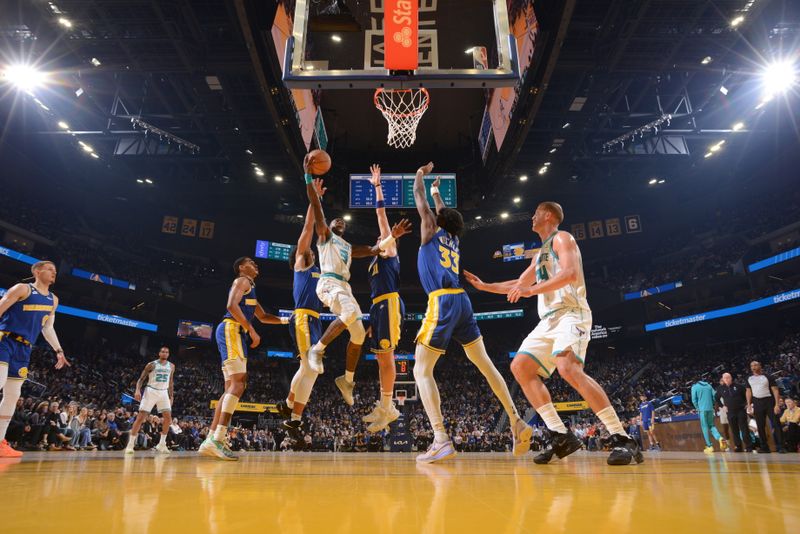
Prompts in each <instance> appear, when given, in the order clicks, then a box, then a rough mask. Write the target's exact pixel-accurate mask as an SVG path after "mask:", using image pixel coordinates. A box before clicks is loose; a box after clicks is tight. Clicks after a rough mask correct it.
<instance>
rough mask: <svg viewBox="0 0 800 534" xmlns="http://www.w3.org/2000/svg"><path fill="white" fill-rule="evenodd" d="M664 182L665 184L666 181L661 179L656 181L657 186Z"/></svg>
mask: <svg viewBox="0 0 800 534" xmlns="http://www.w3.org/2000/svg"><path fill="white" fill-rule="evenodd" d="M664 182H666V180H664V179H663V178H662V179H661V180H659V181H658V183H659V184H663V183H664Z"/></svg>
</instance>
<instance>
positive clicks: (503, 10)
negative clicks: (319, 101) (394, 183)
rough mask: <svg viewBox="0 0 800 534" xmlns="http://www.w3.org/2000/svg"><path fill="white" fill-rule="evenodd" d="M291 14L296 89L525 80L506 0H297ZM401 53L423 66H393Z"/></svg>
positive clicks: (290, 66)
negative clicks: (392, 68) (387, 14)
mask: <svg viewBox="0 0 800 534" xmlns="http://www.w3.org/2000/svg"><path fill="white" fill-rule="evenodd" d="M290 9H291V6H290ZM387 10H389V17H386V18H385V15H386V11H387ZM409 10H410V11H409ZM411 11H413V14H411V15H410V16H409V13H411ZM291 16H292V20H293V28H292V36H291V38H290V39H289V40H288V42H287V46H286V50H285V52H284V53H285V57H284V58H283V59H284V61H283V79H284V82H285V84H286V85H287V86H288V87H290V88H293V89H369V88H381V87H383V88H390V89H399V88H419V87H426V88H494V87H511V86H514V85H515V84H516V83H517V82H518V81H519V76H520V74H519V73H520V68H519V59H518V56H517V45H516V41H515V39H514V37H513V36H512V35H511V34H510V27H509V18H508V8H507V5H506V0H413V1H411V0H405V1H404V0H296V2H295V4H294V9H293V11H292V12H291ZM398 21H399V22H400V25H399V26H398V25H397V24H396V23H397V22H398ZM409 21H411V22H410V23H409V24H406V23H407V22H409ZM387 27H388V28H390V29H389V33H390V35H389V38H388V40H387V38H386V36H385V35H384V33H385V32H384V29H385V28H387ZM395 30H397V31H395ZM414 52H416V53H414ZM401 53H402V54H405V55H406V57H408V55H409V54H410V55H411V57H412V58H413V59H414V61H413V67H415V68H404V69H394V70H390V68H391V67H392V66H395V65H398V64H400V65H405V63H402V61H401V62H399V63H398V59H397V58H399V55H398V54H401ZM393 58H394V59H393Z"/></svg>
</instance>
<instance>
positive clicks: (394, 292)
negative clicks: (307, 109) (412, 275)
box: [363, 165, 405, 432]
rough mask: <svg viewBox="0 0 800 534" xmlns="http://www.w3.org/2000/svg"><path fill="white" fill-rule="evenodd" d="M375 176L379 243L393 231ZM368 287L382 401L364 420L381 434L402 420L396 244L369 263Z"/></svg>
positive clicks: (376, 170)
mask: <svg viewBox="0 0 800 534" xmlns="http://www.w3.org/2000/svg"><path fill="white" fill-rule="evenodd" d="M369 170H370V172H371V174H372V177H371V178H370V183H371V184H372V186H373V187H374V188H375V200H376V206H375V214H376V215H377V217H378V228H379V229H380V232H381V235H380V237H379V238H378V242H379V243H381V242H383V240H384V239H387V238H389V236H390V235H391V233H392V229H391V227H390V226H389V218H388V217H387V216H386V206H385V204H384V197H383V188H382V186H381V168H380V166H379V165H373V166H372V167H370V169H369ZM368 273H369V286H370V298H372V307H371V308H370V310H369V322H370V325H371V327H372V347H371V350H372V352H374V353H375V356H376V358H377V359H378V376H379V377H380V383H381V398H380V401H378V403H376V404H377V405H376V407H375V409H374V410H373V411H372V412H371V413H369V414H368V415H365V416H364V417H363V420H364V422H365V423H370V424H369V425H368V426H367V431H368V432H380V431H381V430H383V429H384V428H386V427H387V426H389V424H390V423H392V422H393V421H395V420H396V419H397V418H398V417H400V412H399V411H398V410H397V408H396V407H395V405H394V402H392V396H393V395H394V381H395V378H396V371H395V368H394V351H395V349H396V348H397V343H398V342H399V341H400V330H401V328H402V324H403V313H405V306H404V305H403V300H402V299H401V298H400V293H399V291H400V258H399V257H398V254H397V243H392V244H391V245H389V246H387V247H386V249H385V250H384V251H383V252H381V253H380V254H378V255H377V256H375V258H373V260H372V263H370V264H369V270H368Z"/></svg>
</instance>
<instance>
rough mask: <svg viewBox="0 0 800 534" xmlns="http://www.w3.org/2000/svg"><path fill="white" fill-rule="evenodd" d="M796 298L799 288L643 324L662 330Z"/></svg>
mask: <svg viewBox="0 0 800 534" xmlns="http://www.w3.org/2000/svg"><path fill="white" fill-rule="evenodd" d="M797 299H800V289H794V290H792V291H787V292H785V293H780V294H778V295H773V296H771V297H767V298H763V299H759V300H755V301H753V302H748V303H747V304H740V305H739V306H731V307H730V308H722V309H719V310H711V311H708V312H705V313H698V314H697V315H687V316H686V317H678V318H677V319H669V320H667V321H659V322H657V323H650V324H646V325H644V329H645V331H646V332H652V331H653V330H662V329H664V328H672V327H675V326H683V325H687V324H692V323H700V322H703V321H710V320H711V319H719V318H721V317H729V316H731V315H739V314H741V313H747V312H750V311H753V310H759V309H761V308H766V307H769V306H774V305H776V304H781V303H784V302H789V301H792V300H797Z"/></svg>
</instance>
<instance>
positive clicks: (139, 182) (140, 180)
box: [136, 178, 144, 184]
mask: <svg viewBox="0 0 800 534" xmlns="http://www.w3.org/2000/svg"><path fill="white" fill-rule="evenodd" d="M136 183H137V184H143V183H144V180H142V179H141V178H137V179H136Z"/></svg>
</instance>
